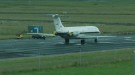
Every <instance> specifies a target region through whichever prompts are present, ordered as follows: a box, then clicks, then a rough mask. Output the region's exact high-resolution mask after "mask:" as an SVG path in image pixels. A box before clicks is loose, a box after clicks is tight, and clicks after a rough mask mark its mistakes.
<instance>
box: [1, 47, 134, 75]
mask: <svg viewBox="0 0 135 75" xmlns="http://www.w3.org/2000/svg"><path fill="white" fill-rule="evenodd" d="M133 51H134V49H125V50H114V51H102V52H86V53H85V52H84V53H81V54H80V53H74V54H62V55H49V56H39V57H27V58H14V59H3V60H1V61H0V74H1V75H24V74H25V75H37V74H40V75H69V74H71V75H74V74H77V75H84V74H86V75H89V74H92V75H108V74H109V75H127V74H128V75H132V74H133ZM39 60H40V61H39Z"/></svg>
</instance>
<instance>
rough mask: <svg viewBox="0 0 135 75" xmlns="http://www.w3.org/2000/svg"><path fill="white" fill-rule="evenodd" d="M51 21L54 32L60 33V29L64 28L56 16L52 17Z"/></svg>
mask: <svg viewBox="0 0 135 75" xmlns="http://www.w3.org/2000/svg"><path fill="white" fill-rule="evenodd" d="M53 21H54V26H55V29H56V31H60V30H62V28H64V26H63V25H62V23H61V20H60V17H59V15H58V14H55V15H53Z"/></svg>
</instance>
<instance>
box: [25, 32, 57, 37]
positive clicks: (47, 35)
mask: <svg viewBox="0 0 135 75" xmlns="http://www.w3.org/2000/svg"><path fill="white" fill-rule="evenodd" d="M27 34H29V35H41V36H45V37H54V36H55V35H54V34H48V33H27Z"/></svg>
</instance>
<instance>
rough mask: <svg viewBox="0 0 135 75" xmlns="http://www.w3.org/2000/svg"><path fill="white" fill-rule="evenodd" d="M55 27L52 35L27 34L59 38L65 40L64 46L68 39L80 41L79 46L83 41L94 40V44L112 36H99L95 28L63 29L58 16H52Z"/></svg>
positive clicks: (77, 27)
mask: <svg viewBox="0 0 135 75" xmlns="http://www.w3.org/2000/svg"><path fill="white" fill-rule="evenodd" d="M52 17H53V20H54V26H55V30H56V31H55V33H54V34H46V33H28V34H39V35H43V36H46V37H47V36H54V35H55V36H60V37H62V38H64V39H65V44H69V40H70V39H81V44H82V45H83V44H85V39H90V38H92V39H94V42H95V43H97V42H98V38H99V37H112V36H99V34H100V33H101V32H100V30H99V29H98V28H97V27H96V26H75V27H64V26H63V24H62V22H61V19H60V17H59V15H58V14H55V15H52Z"/></svg>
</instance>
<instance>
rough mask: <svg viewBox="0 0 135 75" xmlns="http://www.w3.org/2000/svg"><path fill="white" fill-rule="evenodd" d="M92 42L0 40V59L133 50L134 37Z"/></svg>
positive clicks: (100, 39)
mask: <svg viewBox="0 0 135 75" xmlns="http://www.w3.org/2000/svg"><path fill="white" fill-rule="evenodd" d="M93 40H94V39H87V40H86V44H85V45H80V40H70V44H69V45H65V44H64V39H62V38H60V37H55V38H47V39H46V40H39V39H20V40H16V39H14V40H0V59H5V58H17V57H31V56H38V55H53V54H65V53H75V52H80V51H81V52H89V51H101V50H113V49H124V48H135V36H134V35H130V36H128V35H126V36H117V37H112V38H99V39H98V41H99V42H98V43H94V41H93Z"/></svg>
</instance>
